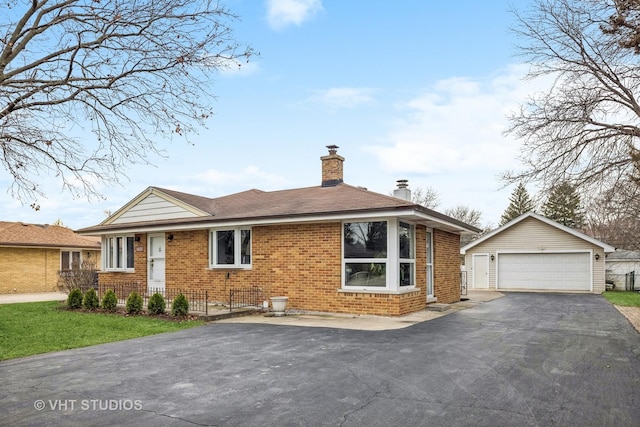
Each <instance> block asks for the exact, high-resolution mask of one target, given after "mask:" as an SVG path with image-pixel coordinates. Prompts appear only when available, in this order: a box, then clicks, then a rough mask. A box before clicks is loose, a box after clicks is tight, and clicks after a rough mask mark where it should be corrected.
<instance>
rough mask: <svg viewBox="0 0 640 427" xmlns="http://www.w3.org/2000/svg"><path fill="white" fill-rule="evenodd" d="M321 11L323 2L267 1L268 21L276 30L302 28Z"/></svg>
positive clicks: (305, 0)
mask: <svg viewBox="0 0 640 427" xmlns="http://www.w3.org/2000/svg"><path fill="white" fill-rule="evenodd" d="M320 11H322V1H321V0H267V21H268V22H269V26H271V28H273V29H274V30H281V29H283V28H284V27H286V26H288V25H292V24H293V25H296V26H300V25H302V23H303V22H305V21H308V20H309V19H311V17H313V16H314V15H315V14H316V13H318V12H320Z"/></svg>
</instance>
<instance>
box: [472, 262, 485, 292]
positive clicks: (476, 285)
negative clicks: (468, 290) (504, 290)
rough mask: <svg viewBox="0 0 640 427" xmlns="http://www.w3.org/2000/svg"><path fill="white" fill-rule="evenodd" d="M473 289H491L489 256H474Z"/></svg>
mask: <svg viewBox="0 0 640 427" xmlns="http://www.w3.org/2000/svg"><path fill="white" fill-rule="evenodd" d="M473 289H489V255H488V254H474V255H473Z"/></svg>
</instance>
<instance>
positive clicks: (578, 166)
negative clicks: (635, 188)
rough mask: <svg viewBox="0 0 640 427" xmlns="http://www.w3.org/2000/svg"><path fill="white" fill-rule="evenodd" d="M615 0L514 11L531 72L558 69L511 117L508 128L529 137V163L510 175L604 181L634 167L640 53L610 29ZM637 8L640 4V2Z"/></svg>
mask: <svg viewBox="0 0 640 427" xmlns="http://www.w3.org/2000/svg"><path fill="white" fill-rule="evenodd" d="M616 3H617V1H616V0H536V2H535V6H534V9H533V10H532V11H530V12H528V13H525V14H521V13H519V12H514V13H515V15H516V17H517V19H518V24H519V26H518V28H516V29H515V31H516V33H517V34H518V35H519V36H520V37H521V39H522V40H523V43H522V44H521V46H519V52H520V53H521V55H522V56H523V58H524V59H525V60H526V61H527V62H529V63H530V64H531V66H532V68H531V71H530V72H529V74H528V76H527V77H528V78H530V79H535V78H538V77H541V76H552V77H553V78H554V79H555V80H554V84H553V85H552V87H551V88H550V89H549V90H547V91H546V92H544V93H539V94H535V95H533V96H532V97H531V98H530V99H529V100H528V101H527V102H526V103H525V104H524V105H522V107H521V108H520V110H519V111H517V112H515V113H514V114H513V115H511V116H510V117H509V120H510V127H509V129H508V130H507V134H510V135H513V136H515V137H517V138H518V139H520V140H522V142H523V145H522V151H521V160H522V162H523V165H524V169H523V170H521V171H510V172H507V173H505V174H504V175H503V179H504V180H505V181H506V182H508V183H513V182H528V181H538V182H540V183H541V184H542V185H543V187H544V189H546V190H548V189H549V188H550V187H552V186H553V184H554V183H557V182H560V181H563V180H568V181H570V182H572V183H573V184H575V185H577V186H579V187H598V188H600V187H601V186H602V185H603V184H604V183H606V184H607V185H608V184H609V183H610V182H615V181H617V180H619V179H621V178H624V177H625V176H626V175H628V173H629V172H630V171H631V170H632V167H633V161H632V156H631V154H632V153H634V152H636V151H637V149H638V137H639V136H640V105H639V103H638V99H637V94H638V93H639V89H640V67H638V65H639V63H638V61H639V60H640V57H639V56H636V55H635V54H634V52H633V51H632V50H630V49H628V48H625V47H624V46H623V44H622V43H621V37H623V36H622V35H621V34H619V33H618V32H615V31H613V32H606V31H603V28H605V27H606V26H607V25H609V23H610V18H611V17H612V16H613V15H614V14H615V13H616ZM635 3H636V6H635V7H636V9H638V8H640V4H638V3H639V2H635Z"/></svg>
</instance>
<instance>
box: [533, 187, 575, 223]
mask: <svg viewBox="0 0 640 427" xmlns="http://www.w3.org/2000/svg"><path fill="white" fill-rule="evenodd" d="M542 213H543V215H544V216H546V217H547V218H549V219H551V220H553V221H556V222H559V223H560V224H562V225H566V226H567V227H571V228H580V227H582V226H583V225H584V214H583V212H582V208H581V206H580V195H579V194H578V192H577V191H576V188H575V187H574V186H573V185H571V184H570V183H568V182H567V181H563V182H561V183H560V184H559V185H557V186H555V187H553V188H552V189H551V193H550V194H549V198H548V199H547V201H546V202H545V203H544V205H543V206H542Z"/></svg>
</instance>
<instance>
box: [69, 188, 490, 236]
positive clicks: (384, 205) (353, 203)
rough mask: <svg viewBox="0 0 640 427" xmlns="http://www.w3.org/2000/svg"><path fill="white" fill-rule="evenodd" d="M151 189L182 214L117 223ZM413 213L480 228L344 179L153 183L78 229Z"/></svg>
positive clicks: (467, 229) (468, 229) (460, 228)
mask: <svg viewBox="0 0 640 427" xmlns="http://www.w3.org/2000/svg"><path fill="white" fill-rule="evenodd" d="M151 194H154V195H157V196H160V197H162V198H163V199H165V200H167V201H170V202H172V203H174V204H179V205H180V206H182V207H184V208H185V209H187V210H188V211H189V212H190V213H191V215H189V216H188V217H185V218H171V219H164V220H160V221H159V220H152V221H136V222H130V223H126V224H122V223H118V218H119V217H120V216H121V215H123V214H125V213H126V212H127V211H129V210H130V209H131V208H132V207H134V206H135V205H136V204H137V203H139V202H140V201H142V200H144V198H145V197H147V196H149V195H151ZM389 212H393V213H397V214H398V215H406V216H411V217H415V218H416V219H417V220H421V221H424V222H425V223H429V224H431V225H432V226H440V227H441V228H442V227H444V228H445V229H449V230H451V231H455V232H462V233H479V232H480V231H481V230H480V229H478V228H476V227H473V226H471V225H469V224H465V223H464V222H461V221H458V220H456V219H454V218H451V217H449V216H447V215H443V214H441V213H439V212H436V211H433V210H431V209H427V208H425V207H424V206H420V205H417V204H415V203H412V202H410V201H406V200H403V199H399V198H396V197H392V196H386V195H383V194H379V193H375V192H372V191H368V190H367V189H364V188H361V187H354V186H351V185H348V184H338V185H335V186H325V187H322V186H318V187H306V188H296V189H291V190H281V191H261V190H256V189H253V190H248V191H243V192H240V193H235V194H231V195H228V196H223V197H217V198H207V197H202V196H196V195H193V194H187V193H182V192H179V191H174V190H168V189H164V188H158V187H149V188H147V189H146V190H145V191H144V192H143V193H141V194H140V195H138V196H137V197H136V198H134V199H133V200H132V201H131V202H130V203H128V204H127V205H125V206H124V207H122V208H121V209H120V210H118V211H117V212H115V213H114V214H113V215H111V216H110V217H109V218H107V219H106V220H105V221H103V222H102V223H101V224H99V225H97V226H94V227H88V228H84V229H81V230H78V231H79V232H81V233H86V234H91V233H92V234H99V233H100V232H109V231H113V230H117V229H123V230H124V229H144V227H149V226H161V225H164V226H171V225H173V226H176V225H182V226H184V227H187V226H191V227H197V226H198V225H201V226H205V225H206V226H214V225H215V224H227V223H234V222H239V221H244V222H253V223H261V224H266V223H269V222H270V221H271V222H276V221H277V222H285V221H286V222H294V221H300V220H305V219H306V220H311V219H321V218H327V217H329V216H331V217H334V218H335V217H340V216H347V215H350V216H353V215H354V214H359V215H364V214H368V215H371V214H377V213H379V214H380V215H383V214H389Z"/></svg>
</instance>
